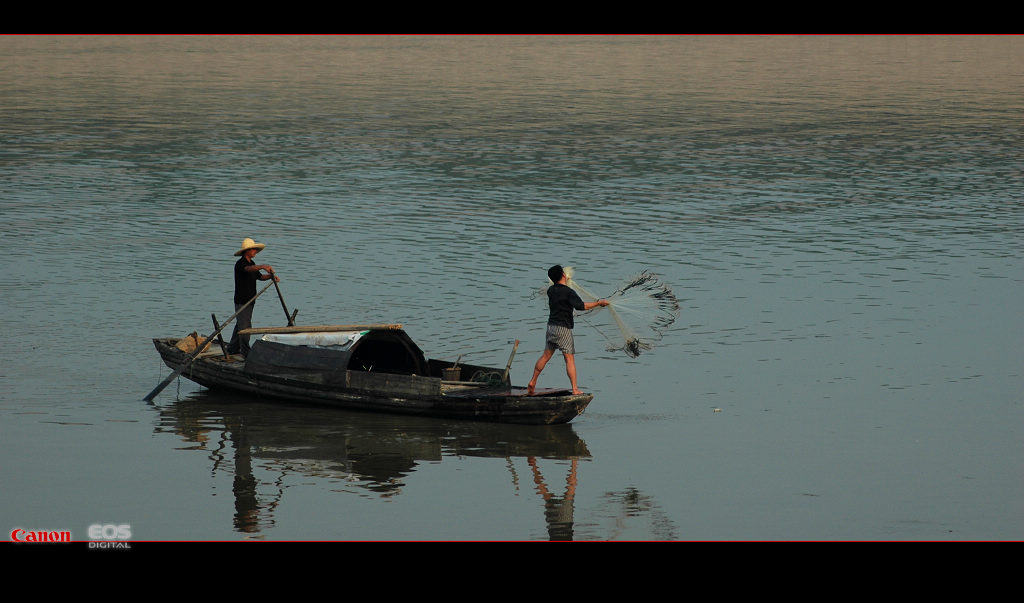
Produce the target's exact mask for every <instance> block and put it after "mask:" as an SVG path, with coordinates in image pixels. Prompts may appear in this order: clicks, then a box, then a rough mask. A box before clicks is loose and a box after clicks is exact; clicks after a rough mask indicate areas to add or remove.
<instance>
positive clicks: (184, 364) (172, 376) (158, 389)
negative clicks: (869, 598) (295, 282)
mask: <svg viewBox="0 0 1024 603" xmlns="http://www.w3.org/2000/svg"><path fill="white" fill-rule="evenodd" d="M269 288H270V285H267V286H266V287H264V288H262V289H260V291H259V292H258V293H257V294H256V295H254V296H253V298H252V299H250V300H249V301H247V302H245V304H244V305H243V306H242V307H241V308H239V309H238V311H237V312H235V313H234V314H232V315H231V318H229V319H227V320H226V321H224V324H222V325H221V326H220V327H218V328H217V330H216V331H214V332H213V333H211V334H210V336H209V337H207V338H206V340H205V341H203V343H201V344H199V347H197V348H196V351H195V353H194V354H189V356H188V357H187V358H185V361H184V362H182V363H181V366H179V367H178V370H176V371H174V372H173V373H171V374H170V375H168V376H167V378H166V379H164V380H163V381H162V382H160V385H158V386H156V387H155V388H153V391H151V392H149V393H148V394H146V397H145V398H143V400H145V401H146V402H152V401H153V398H155V397H156V396H157V394H159V393H160V392H162V391H164V388H165V387H167V386H168V385H170V383H171V381H174V380H175V379H176V378H177V377H178V375H180V374H181V372H182V371H184V370H185V369H186V368H187V367H188V365H190V364H192V362H194V361H195V359H196V358H198V357H199V353H200V352H202V351H203V350H205V349H206V345H207V344H208V343H210V341H211V340H212V339H213V338H214V337H216V336H217V335H220V332H221V331H223V330H224V327H226V326H228V324H230V323H231V321H232V320H234V319H235V318H237V317H238V315H239V314H241V313H242V311H243V310H245V309H246V308H248V307H249V306H250V305H251V304H252V303H253V302H254V301H256V298H257V297H259V296H261V295H263V292H264V291H266V290H267V289H269Z"/></svg>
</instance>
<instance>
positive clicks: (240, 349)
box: [228, 239, 281, 356]
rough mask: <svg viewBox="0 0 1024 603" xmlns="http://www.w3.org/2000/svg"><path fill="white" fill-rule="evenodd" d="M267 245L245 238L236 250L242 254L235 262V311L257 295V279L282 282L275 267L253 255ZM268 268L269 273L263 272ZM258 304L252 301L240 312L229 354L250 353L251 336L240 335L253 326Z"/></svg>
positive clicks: (237, 253)
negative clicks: (254, 313) (253, 315)
mask: <svg viewBox="0 0 1024 603" xmlns="http://www.w3.org/2000/svg"><path fill="white" fill-rule="evenodd" d="M264 247H266V245H264V244H263V243H257V242H255V241H253V240H252V239H244V240H243V241H242V248H241V249H239V250H238V251H236V252H235V255H237V256H242V257H241V258H239V260H238V261H237V262H235V312H238V311H239V309H241V308H242V306H243V305H245V304H246V303H248V301H249V300H251V299H252V298H254V297H256V281H266V280H270V279H274V281H275V282H280V280H281V279H279V278H277V276H275V275H274V269H273V268H271V267H270V266H269V265H267V264H260V265H257V264H256V262H254V261H253V259H252V258H253V257H254V256H255V255H256V254H257V253H259V252H261V251H263V248H264ZM261 270H266V271H267V272H268V273H269V274H263V273H262V272H260V271H261ZM255 306H256V304H255V303H251V304H249V305H248V306H246V307H245V309H243V310H242V311H241V312H239V313H238V316H237V318H236V319H235V330H234V331H233V332H232V333H231V341H230V342H229V343H228V353H229V354H241V355H242V356H248V355H249V336H248V335H239V334H238V332H239V331H241V330H242V329H248V328H249V327H251V326H252V310H253V308H254V307H255Z"/></svg>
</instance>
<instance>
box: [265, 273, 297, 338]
mask: <svg viewBox="0 0 1024 603" xmlns="http://www.w3.org/2000/svg"><path fill="white" fill-rule="evenodd" d="M270 280H272V281H274V288H275V289H277V297H278V299H280V300H281V307H282V308H283V309H284V317H285V318H286V319H287V320H288V326H289V327H294V326H295V314H298V312H296V313H295V314H288V306H286V305H285V304H284V296H283V295H281V287H279V286H278V284H277V275H276V274H274V271H273V270H271V271H270Z"/></svg>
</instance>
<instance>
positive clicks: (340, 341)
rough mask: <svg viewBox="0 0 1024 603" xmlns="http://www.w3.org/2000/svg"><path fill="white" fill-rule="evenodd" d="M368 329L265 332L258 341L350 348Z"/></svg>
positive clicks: (315, 346)
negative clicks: (317, 331)
mask: <svg viewBox="0 0 1024 603" xmlns="http://www.w3.org/2000/svg"><path fill="white" fill-rule="evenodd" d="M367 333H369V331H331V332H327V333H267V334H266V335H264V336H263V337H260V341H273V342H276V343H283V344H285V345H304V346H308V347H314V348H338V347H340V348H346V349H348V348H350V347H352V345H354V344H355V342H356V341H358V340H359V338H360V337H362V336H363V335H366V334H367Z"/></svg>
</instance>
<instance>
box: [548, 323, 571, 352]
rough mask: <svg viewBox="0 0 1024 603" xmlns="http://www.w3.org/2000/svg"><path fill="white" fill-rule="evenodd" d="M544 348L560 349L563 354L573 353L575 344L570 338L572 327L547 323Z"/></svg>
mask: <svg viewBox="0 0 1024 603" xmlns="http://www.w3.org/2000/svg"><path fill="white" fill-rule="evenodd" d="M544 348H545V349H548V350H556V349H558V350H562V353H563V354H575V353H576V346H575V344H574V343H573V339H572V329H570V328H568V327H563V326H560V325H552V324H549V325H548V332H547V335H546V337H545V339H544Z"/></svg>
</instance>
